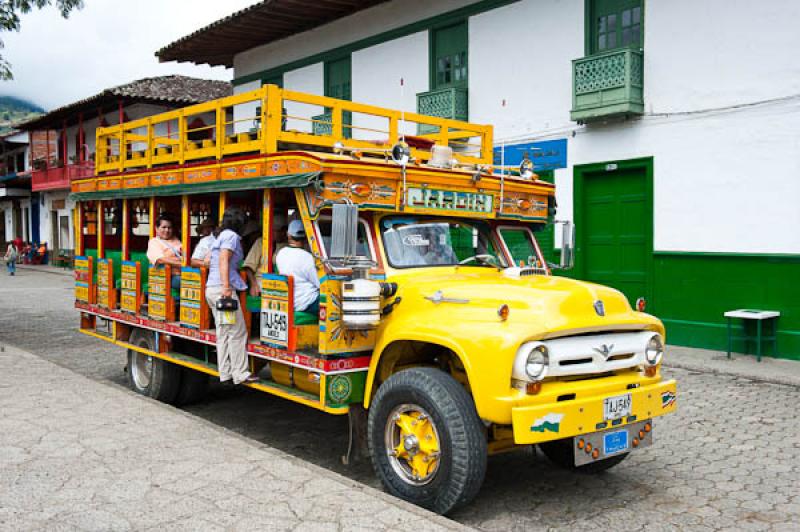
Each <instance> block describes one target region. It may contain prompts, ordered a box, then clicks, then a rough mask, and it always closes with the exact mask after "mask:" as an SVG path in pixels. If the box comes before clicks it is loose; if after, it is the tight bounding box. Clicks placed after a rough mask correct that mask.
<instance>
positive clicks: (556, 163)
mask: <svg viewBox="0 0 800 532" xmlns="http://www.w3.org/2000/svg"><path fill="white" fill-rule="evenodd" d="M500 150H501V147H500V146H496V147H495V148H494V164H501V162H500V160H501V155H500ZM505 152H506V154H505V164H506V166H517V165H519V163H521V162H522V159H523V158H524V157H525V154H526V153H527V154H528V158H529V159H530V160H531V161H532V162H533V171H534V172H537V171H542V170H555V169H556V168H566V167H567V139H558V140H540V141H538V142H523V143H521V144H506V146H505Z"/></svg>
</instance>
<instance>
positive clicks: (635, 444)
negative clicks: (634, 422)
mask: <svg viewBox="0 0 800 532" xmlns="http://www.w3.org/2000/svg"><path fill="white" fill-rule="evenodd" d="M633 446H634V447H639V438H634V439H633Z"/></svg>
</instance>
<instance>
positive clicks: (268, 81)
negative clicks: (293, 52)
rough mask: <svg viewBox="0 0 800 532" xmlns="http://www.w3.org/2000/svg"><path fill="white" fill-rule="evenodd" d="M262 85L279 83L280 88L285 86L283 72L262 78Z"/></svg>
mask: <svg viewBox="0 0 800 532" xmlns="http://www.w3.org/2000/svg"><path fill="white" fill-rule="evenodd" d="M261 84H262V85H277V86H278V87H280V88H283V74H277V75H275V76H270V77H268V78H263V79H262V80H261Z"/></svg>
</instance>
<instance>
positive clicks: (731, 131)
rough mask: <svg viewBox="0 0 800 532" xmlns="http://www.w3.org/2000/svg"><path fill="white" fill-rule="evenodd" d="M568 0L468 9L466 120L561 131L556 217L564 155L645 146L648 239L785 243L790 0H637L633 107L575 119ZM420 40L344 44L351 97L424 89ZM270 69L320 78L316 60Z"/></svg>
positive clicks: (597, 158)
mask: <svg viewBox="0 0 800 532" xmlns="http://www.w3.org/2000/svg"><path fill="white" fill-rule="evenodd" d="M467 3H471V2H456V1H440V2H429V3H426V2H422V1H401V0H395V1H392V2H388V3H386V4H382V5H381V6H377V7H375V8H372V9H369V10H366V11H363V12H361V13H359V14H357V15H354V16H351V17H348V18H346V19H342V20H339V21H336V22H334V23H331V24H328V25H326V26H323V27H321V28H318V29H316V30H312V31H309V32H305V33H303V34H300V35H296V36H293V37H290V38H288V39H284V40H282V41H280V42H277V43H273V44H270V45H267V46H262V47H258V48H254V49H252V50H249V51H247V52H244V53H242V54H239V55H237V56H236V58H235V60H234V64H235V72H236V76H237V77H239V76H243V75H247V74H249V73H252V72H257V71H261V70H265V69H269V68H274V67H277V66H280V65H282V64H286V63H289V62H291V61H294V60H298V59H302V58H304V57H308V56H311V55H314V54H317V53H320V52H324V51H327V50H330V49H333V48H336V47H338V46H342V45H345V44H348V43H351V42H354V41H357V40H359V39H362V38H365V37H369V36H372V35H375V34H378V33H381V32H384V31H387V30H389V29H391V28H396V27H400V26H403V25H405V24H408V23H411V22H415V21H418V20H421V19H424V18H427V17H429V16H432V15H435V14H440V13H445V12H447V11H451V10H453V9H456V8H458V7H461V6H463V5H465V4H467ZM584 9H585V2H584V0H521V1H519V2H515V3H513V4H509V5H507V6H504V7H501V8H498V9H494V10H491V11H487V12H484V13H481V14H478V15H475V16H472V17H470V18H469V21H468V24H469V61H470V66H469V76H470V82H469V96H470V102H469V105H470V120H471V121H473V122H478V123H493V124H495V126H496V129H495V140H496V142H497V143H500V142H508V143H514V142H523V141H529V140H547V139H554V138H567V139H568V165H569V166H568V168H566V169H563V170H558V171H556V184H557V186H558V193H557V194H558V203H559V218H571V217H572V206H573V196H572V185H573V176H574V172H573V167H574V165H578V164H588V163H597V162H605V161H614V160H624V159H630V158H637V157H653V160H654V231H655V234H654V247H655V250H656V251H698V252H736V253H800V232H798V231H796V229H795V228H796V227H797V226H798V222H800V209H797V207H796V203H797V199H798V198H800V179H798V178H797V177H798V175H800V126H798V125H797V124H798V120H797V119H798V118H800V116H798V115H800V98H798V96H799V95H800V69H798V68H797V66H796V65H797V61H796V58H795V55H796V53H797V50H798V49H800V32H798V31H796V28H795V21H796V20H798V19H800V3H798V2H794V1H791V0H775V1H773V2H767V3H759V4H758V6H757V7H755V6H754V5H753V4H752V2H746V1H744V0H706V1H704V2H695V1H691V0H673V1H670V2H659V1H654V0H650V1H646V8H645V20H644V57H645V62H644V65H645V74H644V80H645V81H644V86H645V110H646V115H645V116H643V117H641V118H633V119H629V120H627V121H624V122H613V121H612V122H611V123H609V124H591V125H589V126H579V125H577V124H576V123H575V122H572V121H571V120H570V118H569V112H570V108H571V105H572V65H571V61H572V60H573V59H576V58H579V57H582V56H584V41H585V37H584ZM426 41H427V32H425V31H423V32H420V33H419V34H414V35H410V36H407V37H403V38H399V39H395V40H393V41H389V42H386V43H382V44H379V45H376V46H372V47H370V48H368V49H364V50H360V51H356V52H354V53H353V55H352V61H353V63H352V65H353V87H352V88H353V99H354V101H363V102H368V103H375V104H378V105H382V106H387V107H398V100H399V90H398V89H397V87H396V85H397V80H398V78H399V77H401V76H400V75H399V74H400V72H402V77H404V78H406V79H407V80H408V84H407V87H406V94H405V97H404V98H403V99H402V102H401V104H400V106H402V107H405V108H407V109H414V108H415V102H414V101H412V100H411V98H413V97H414V96H415V94H416V92H421V91H423V90H426V89H427V76H428V74H427V69H428V60H427V55H428V52H427V49H426V48H427V44H426ZM285 82H286V86H287V87H288V88H291V89H294V90H300V91H304V92H311V93H316V94H322V93H323V67H322V64H315V65H312V66H309V67H304V68H302V69H298V70H296V71H293V72H289V73H287V74H286V76H285ZM411 83H414V84H416V86H414V87H413V88H412V86H411ZM418 87H422V88H418ZM503 100H506V103H507V105H506V107H505V108H504V107H503V106H502V105H501V103H502V101H503ZM296 112H298V110H297V109H290V114H293V113H296ZM321 112H322V110H321V109H317V110H315V111H311V112H306V113H305V115H306V116H309V115H312V114H318V113H321ZM361 120H362V119H360V118H356V120H355V125H367V126H368V125H370V124H371V122H369V121H363V122H362V121H361ZM292 127H295V128H297V129H301V128H300V127H299V123H298V122H294V123H292V124H290V128H292ZM302 129H304V130H305V128H302Z"/></svg>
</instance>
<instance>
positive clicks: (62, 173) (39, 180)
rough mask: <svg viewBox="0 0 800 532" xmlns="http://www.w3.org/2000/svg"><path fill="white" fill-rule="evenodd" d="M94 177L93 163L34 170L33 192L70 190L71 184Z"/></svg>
mask: <svg viewBox="0 0 800 532" xmlns="http://www.w3.org/2000/svg"><path fill="white" fill-rule="evenodd" d="M93 176H94V163H93V162H92V161H84V162H81V163H74V164H68V165H67V166H57V167H53V168H44V169H41V170H33V171H32V172H31V190H33V191H34V192H36V191H38V190H58V189H69V187H70V182H72V181H75V180H77V179H88V178H90V177H93Z"/></svg>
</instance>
